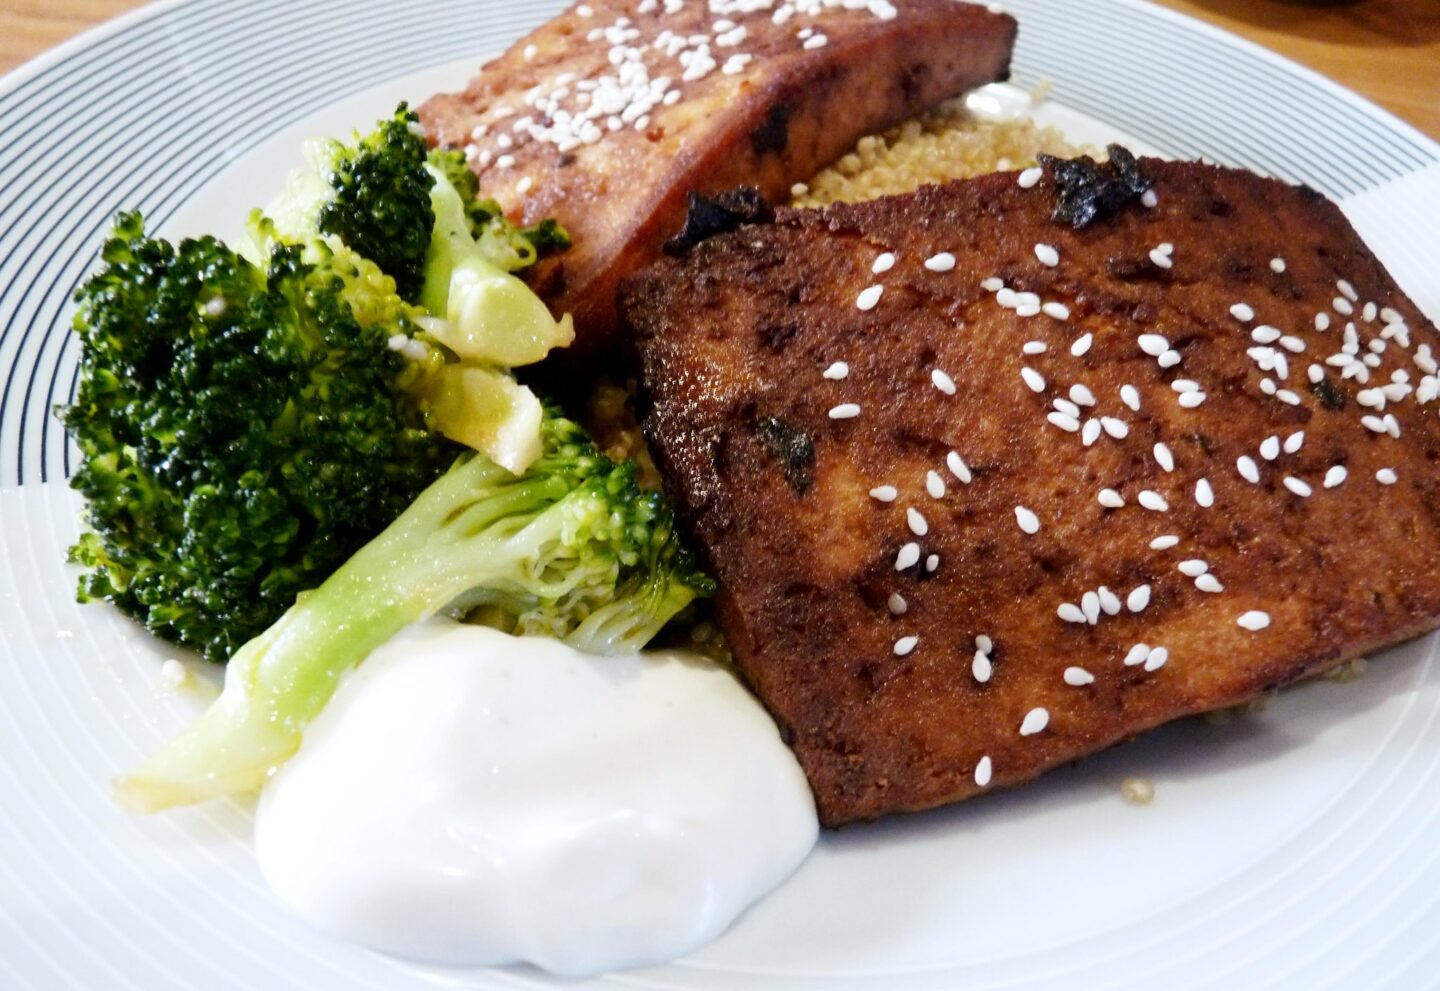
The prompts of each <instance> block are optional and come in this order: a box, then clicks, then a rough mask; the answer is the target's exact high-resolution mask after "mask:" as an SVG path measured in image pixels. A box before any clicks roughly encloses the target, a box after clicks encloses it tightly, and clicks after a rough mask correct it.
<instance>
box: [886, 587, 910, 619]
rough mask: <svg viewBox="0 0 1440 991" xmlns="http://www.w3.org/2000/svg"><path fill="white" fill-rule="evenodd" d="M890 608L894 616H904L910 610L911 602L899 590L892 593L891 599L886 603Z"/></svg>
mask: <svg viewBox="0 0 1440 991" xmlns="http://www.w3.org/2000/svg"><path fill="white" fill-rule="evenodd" d="M885 605H886V606H888V607H889V609H890V615H892V616H904V615H905V614H906V613H907V612H909V611H910V603H908V602H906V601H905V596H903V595H901V594H900V593H899V592H892V593H890V600H889V601H888V602H886V603H885Z"/></svg>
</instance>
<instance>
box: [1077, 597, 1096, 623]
mask: <svg viewBox="0 0 1440 991" xmlns="http://www.w3.org/2000/svg"><path fill="white" fill-rule="evenodd" d="M1080 611H1081V612H1082V613H1084V614H1085V622H1087V623H1089V624H1090V625H1091V626H1094V625H1095V624H1096V623H1098V622H1100V593H1099V592H1086V593H1085V594H1084V595H1082V596H1081V597H1080Z"/></svg>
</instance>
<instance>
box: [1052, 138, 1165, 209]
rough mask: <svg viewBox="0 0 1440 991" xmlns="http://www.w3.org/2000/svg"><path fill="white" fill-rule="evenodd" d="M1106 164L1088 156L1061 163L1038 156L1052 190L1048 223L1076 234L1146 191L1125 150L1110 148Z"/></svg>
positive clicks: (1145, 181)
mask: <svg viewBox="0 0 1440 991" xmlns="http://www.w3.org/2000/svg"><path fill="white" fill-rule="evenodd" d="M1105 150H1106V151H1107V152H1108V153H1109V155H1110V160H1109V161H1107V162H1105V163H1104V164H1103V165H1102V164H1100V163H1098V162H1096V161H1095V159H1093V158H1091V157H1090V156H1089V155H1082V156H1081V157H1080V158H1072V159H1062V158H1056V157H1054V156H1053V155H1041V156H1039V162H1040V165H1041V166H1042V167H1043V168H1044V169H1045V171H1046V173H1047V174H1048V176H1049V178H1050V181H1051V183H1053V184H1054V186H1055V210H1054V211H1053V212H1052V213H1051V214H1050V216H1051V219H1053V220H1056V221H1058V222H1060V223H1064V224H1069V225H1070V226H1071V227H1073V228H1075V229H1076V230H1080V229H1081V228H1083V227H1087V226H1089V225H1090V224H1091V223H1092V222H1093V221H1095V220H1097V219H1099V218H1100V217H1103V216H1108V215H1109V214H1113V213H1115V212H1116V211H1118V210H1119V209H1120V208H1121V207H1123V206H1125V205H1126V204H1127V203H1129V202H1130V201H1131V200H1134V199H1138V198H1139V197H1140V196H1141V194H1143V193H1144V192H1145V191H1146V190H1147V189H1149V188H1150V180H1149V178H1147V177H1146V176H1145V173H1144V171H1143V170H1142V169H1141V168H1140V163H1139V162H1138V161H1136V159H1135V156H1134V155H1132V154H1131V153H1130V152H1129V150H1128V149H1126V148H1123V147H1121V146H1120V145H1110V146H1109V147H1108V148H1107V149H1105Z"/></svg>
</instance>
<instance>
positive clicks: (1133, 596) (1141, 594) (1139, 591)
mask: <svg viewBox="0 0 1440 991" xmlns="http://www.w3.org/2000/svg"><path fill="white" fill-rule="evenodd" d="M1148 605H1150V586H1149V585H1136V586H1135V587H1134V588H1132V589H1131V590H1130V594H1129V595H1127V596H1125V608H1126V609H1129V610H1130V611H1131V612H1144V611H1145V607H1146V606H1148Z"/></svg>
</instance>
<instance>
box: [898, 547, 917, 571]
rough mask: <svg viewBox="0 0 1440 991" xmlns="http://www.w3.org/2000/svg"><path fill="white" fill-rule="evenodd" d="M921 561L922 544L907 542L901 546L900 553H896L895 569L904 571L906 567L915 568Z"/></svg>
mask: <svg viewBox="0 0 1440 991" xmlns="http://www.w3.org/2000/svg"><path fill="white" fill-rule="evenodd" d="M919 563H920V545H919V544H917V543H914V542H913V541H912V542H911V543H908V544H906V545H905V546H904V547H902V548H900V553H899V554H896V555H895V570H896V571H904V570H905V569H906V568H913V567H915V565H917V564H919Z"/></svg>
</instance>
